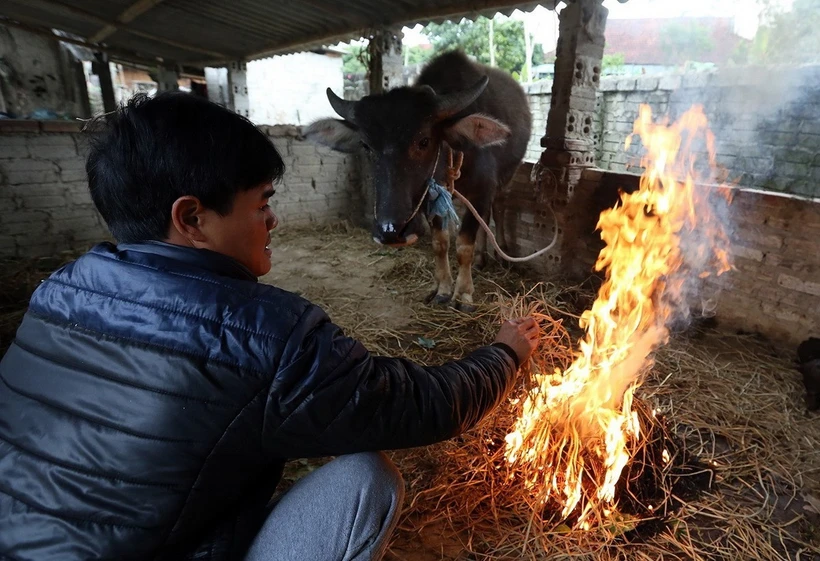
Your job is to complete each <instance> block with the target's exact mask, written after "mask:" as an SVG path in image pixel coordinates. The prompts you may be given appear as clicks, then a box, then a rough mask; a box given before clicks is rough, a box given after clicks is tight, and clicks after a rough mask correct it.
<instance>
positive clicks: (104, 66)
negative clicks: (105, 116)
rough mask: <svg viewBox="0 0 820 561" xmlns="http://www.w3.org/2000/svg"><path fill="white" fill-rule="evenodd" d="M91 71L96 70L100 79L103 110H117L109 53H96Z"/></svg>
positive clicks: (95, 72) (108, 111)
mask: <svg viewBox="0 0 820 561" xmlns="http://www.w3.org/2000/svg"><path fill="white" fill-rule="evenodd" d="M91 71H92V72H94V74H96V75H97V77H98V78H99V80H100V90H101V93H102V100H103V110H104V111H105V112H106V113H110V112H112V111H116V110H117V100H116V98H115V97H114V83H113V81H112V80H111V68H110V67H109V66H108V55H106V54H105V53H95V55H94V61H93V62H92V63H91Z"/></svg>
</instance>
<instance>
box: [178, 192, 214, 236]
mask: <svg viewBox="0 0 820 561" xmlns="http://www.w3.org/2000/svg"><path fill="white" fill-rule="evenodd" d="M204 211H205V207H204V206H203V205H202V203H201V202H200V200H199V199H198V198H196V197H194V196H191V195H186V196H184V197H180V198H178V199H177V200H175V201H174V204H173V206H172V207H171V230H172V232H171V234H172V235H173V234H174V233H176V234H177V235H179V236H181V237H183V238H185V239H187V240H190V241H192V242H195V241H196V242H203V241H206V238H205V234H204V232H203V231H202V222H203V218H204V215H205V212H204ZM174 231H176V232H174ZM169 237H171V236H169ZM173 237H176V236H173Z"/></svg>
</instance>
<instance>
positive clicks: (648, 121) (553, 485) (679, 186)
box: [505, 106, 730, 529]
mask: <svg viewBox="0 0 820 561" xmlns="http://www.w3.org/2000/svg"><path fill="white" fill-rule="evenodd" d="M634 134H637V135H639V136H640V138H641V141H642V143H643V146H644V147H645V149H646V155H645V156H644V157H643V158H642V161H641V164H642V166H643V167H644V168H645V170H646V171H645V172H644V174H643V175H642V177H641V181H640V188H639V189H638V190H637V191H635V192H633V193H629V194H622V195H621V200H620V203H619V204H618V205H616V206H615V208H613V209H610V210H607V211H604V212H602V213H601V216H600V219H599V221H598V228H599V229H600V230H601V237H602V239H603V241H604V242H605V244H606V245H605V247H604V249H603V250H602V251H601V253H600V255H599V256H598V261H597V263H596V264H595V269H596V270H598V271H601V270H606V279H605V282H604V283H603V285H602V286H601V289H600V291H599V293H598V297H597V299H596V300H595V302H594V304H593V305H592V309H590V310H587V311H586V312H584V314H583V315H582V317H581V322H580V323H581V327H582V328H583V329H584V330H585V331H586V334H585V336H584V337H583V338H582V340H581V341H580V350H579V352H578V353H577V356H576V358H575V361H574V362H573V363H572V365H570V367H569V368H568V369H567V370H566V371H565V372H563V373H561V372H560V371H556V372H554V373H552V374H549V373H536V375H535V386H534V388H533V389H532V390H531V391H530V393H529V395H528V396H527V398H526V399H525V400H524V403H523V406H522V410H521V414H520V416H519V418H518V420H517V422H516V424H515V427H514V430H513V432H511V433H510V434H508V435H507V437H506V445H507V446H506V453H505V455H506V459H507V461H508V463H509V464H511V465H513V466H517V467H519V468H520V469H519V470H518V471H519V472H520V473H523V474H524V479H525V485H527V487H528V488H530V489H532V490H533V491H534V493H535V494H536V496H537V498H538V500H539V504H545V503H547V502H548V501H555V502H557V503H558V504H559V505H561V506H562V513H561V514H562V517H564V518H567V517H569V516H570V515H572V514H576V515H577V522H576V523H575V525H576V527H580V528H584V529H587V528H589V527H591V525H592V524H594V523H596V522H601V521H603V520H604V519H606V518H608V517H610V516H611V515H612V514H613V513H614V512H615V510H616V508H617V497H616V486H617V484H618V481H619V479H620V477H621V474H622V472H623V470H624V467H626V465H627V464H628V462H629V460H630V450H631V449H635V444H636V443H637V442H639V439H640V438H641V434H640V424H639V422H638V416H637V413H636V412H635V411H633V409H632V400H633V396H634V393H635V390H636V389H637V388H638V387H639V386H640V384H641V381H642V378H643V376H644V374H645V373H646V372H647V371H648V370H649V369H650V368H651V366H652V364H653V360H652V357H651V353H652V351H653V350H655V349H656V348H657V347H658V346H660V345H663V344H665V343H666V342H667V340H668V337H669V332H668V328H667V325H668V324H669V321H670V320H671V319H673V318H675V317H677V316H678V315H679V314H680V313H681V312H683V311H684V310H685V304H686V302H685V298H686V296H687V294H686V289H687V287H688V283H689V282H690V281H691V279H693V278H703V277H704V276H708V275H710V274H712V271H714V273H716V274H721V273H723V272H725V271H728V270H729V268H730V267H729V263H728V259H727V252H726V250H725V249H724V248H725V247H726V245H727V243H726V242H727V236H726V234H725V232H724V231H723V228H722V225H721V224H720V222H719V221H718V220H717V218H716V217H715V215H714V214H713V213H712V211H711V208H710V205H709V203H708V201H707V198H708V193H705V192H704V189H698V188H696V187H695V177H696V175H697V174H696V155H697V152H696V151H695V150H694V149H693V147H694V146H695V143H696V142H702V141H705V151H706V153H708V156H709V159H708V163H709V169H710V170H714V169H715V164H714V137H713V136H712V134H711V132H710V131H709V130H708V127H707V120H706V117H705V115H704V113H703V111H702V109H700V108H698V107H695V108H692V109H690V110H689V111H688V112H687V113H686V114H684V115H683V117H682V118H681V119H680V120H679V121H678V122H676V123H674V124H673V125H671V126H666V124H665V123H661V124H653V123H652V115H651V110H650V109H649V107H648V106H641V109H640V114H639V117H638V119H637V121H636V122H635V126H634V129H633V136H634ZM631 138H632V137H630V138H629V139H627V143H626V147H627V149H628V148H629V146H630V143H631ZM537 362H538V361H537V360H536V364H537Z"/></svg>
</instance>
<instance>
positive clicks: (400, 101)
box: [304, 51, 532, 310]
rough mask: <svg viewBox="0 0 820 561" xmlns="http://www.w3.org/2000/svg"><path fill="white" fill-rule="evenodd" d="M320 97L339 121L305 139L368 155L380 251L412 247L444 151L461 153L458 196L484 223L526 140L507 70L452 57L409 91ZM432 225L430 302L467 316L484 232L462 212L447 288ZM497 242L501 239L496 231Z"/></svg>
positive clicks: (521, 106)
mask: <svg viewBox="0 0 820 561" xmlns="http://www.w3.org/2000/svg"><path fill="white" fill-rule="evenodd" d="M327 95H328V98H329V100H330V104H331V106H332V107H333V109H334V111H336V113H338V114H339V115H340V116H341V117H343V120H339V119H322V120H319V121H316V122H314V123H312V124H311V125H310V126H309V127H307V128H306V129H305V131H304V134H305V136H306V137H307V138H308V139H309V140H311V141H313V142H316V143H318V144H323V145H325V146H329V147H331V148H333V149H335V150H338V151H341V152H356V151H363V152H364V153H365V155H366V157H367V158H368V159H369V161H370V163H371V166H372V170H373V173H372V179H373V189H374V196H375V198H374V200H375V205H374V215H375V220H374V225H373V237H374V239H375V240H376V241H377V242H379V243H382V244H386V245H392V246H401V245H408V244H411V243H413V242H415V241H416V240H417V239H418V236H419V235H421V234H422V233H423V232H424V223H423V216H424V214H425V211H424V209H425V204H424V203H425V202H426V201H425V199H426V197H428V196H429V194H428V192H427V182H428V179H430V178H431V177H434V178H435V179H436V180H437V181H438V183H441V184H443V183H444V182H445V173H446V168H447V156H448V152H449V150H448V147H451V148H452V149H454V150H458V151H461V152H463V153H464V163H463V166H462V168H461V178H460V179H459V180H458V181H457V182H456V189H457V190H458V191H459V192H461V193H462V194H463V195H464V196H465V197H467V199H468V200H469V201H470V202H471V203H472V204H473V205H474V206H475V207H476V209H477V210H478V212H479V213H480V214H481V215H482V217H483V218H484V220H485V221H489V218H490V213H491V211H492V207H493V203H494V199H495V194H496V192H497V191H498V190H499V189H500V188H501V187H503V186H504V185H505V184H506V183H507V182H509V181H510V179H512V176H513V174H514V173H515V170H516V168H517V167H518V165H519V164H520V163H521V160H522V158H523V157H524V153H525V151H526V148H527V142H528V141H529V138H530V128H531V121H532V117H531V115H530V110H529V106H528V104H527V98H526V95H525V93H524V91H523V89H522V88H521V86H520V85H519V84H518V83H517V82H516V81H515V80H514V79H513V78H512V77H511V76H509V75H508V74H506V73H505V72H503V71H501V70H498V69H496V68H490V67H487V66H483V65H480V64H477V63H475V62H472V61H471V60H470V59H469V58H467V56H465V55H464V54H463V53H461V52H458V51H454V52H449V53H445V54H442V55H440V56H438V57H437V58H435V59H434V60H432V61H431V62H430V63H429V64H428V65H427V66H426V67H425V68H424V70H423V71H422V73H421V75H420V76H419V78H418V80H417V81H416V84H415V85H414V86H412V87H400V88H396V89H394V90H391V91H388V92H387V93H385V94H382V95H373V96H366V97H364V98H363V99H361V100H359V101H345V100H342V99H340V98H339V97H338V96H336V95H335V94H334V93H333V92H332V91H331V90H330V88H328V91H327ZM496 215H497V213H496ZM430 226H431V232H432V236H433V249H434V251H435V280H436V285H435V292H434V294H433V295H432V296H431V297H433V298H434V301H435V302H437V303H446V302H448V301H450V300H451V299H452V300H453V301H454V303H455V305H456V306H457V307H458V308H460V309H463V310H471V309H473V306H472V301H473V279H472V271H471V266H472V263H473V260H474V250H476V251H475V261H476V265H478V266H481V265H483V263H484V259H485V249H486V247H485V246H486V236H485V235H484V232H483V230H481V231H480V228H479V225H478V222H477V221H476V219H475V218H474V217H473V216H472V214H470V213H469V212H467V213H466V214H465V216H464V218H463V219H462V221H461V230H460V231H459V234H458V239H457V242H456V255H457V258H458V276H457V277H456V282H455V286H454V285H453V277H452V274H451V272H450V264H449V262H448V258H447V253H448V249H449V246H450V234H449V231H448V229H447V228H446V227H442V226H443V224H442V219H441V218H440V217H437V216H436V217H433V218H432V219H431V220H430ZM497 229H498V230H501V228H497ZM497 235H498V237H499V238H500V240H499V241H501V242H503V232H501V231H498V232H497ZM502 247H503V245H502Z"/></svg>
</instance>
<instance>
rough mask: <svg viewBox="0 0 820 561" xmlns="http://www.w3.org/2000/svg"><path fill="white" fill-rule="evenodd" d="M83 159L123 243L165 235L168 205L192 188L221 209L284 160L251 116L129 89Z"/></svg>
mask: <svg viewBox="0 0 820 561" xmlns="http://www.w3.org/2000/svg"><path fill="white" fill-rule="evenodd" d="M100 124H101V125H102V131H101V133H100V134H95V135H93V137H92V139H91V151H90V153H89V156H88V160H87V162H86V171H87V172H88V185H89V188H90V190H91V198H92V199H93V200H94V204H95V205H96V207H97V210H99V211H100V214H101V215H102V217H103V219H104V220H105V222H106V224H107V225H108V229H109V230H111V233H112V234H113V235H114V237H115V238H116V239H117V241H119V242H121V243H133V242H140V241H148V240H162V239H165V238H166V237H167V234H168V228H169V227H170V224H171V206H172V205H173V203H174V201H175V200H176V199H178V198H179V197H182V196H185V195H192V196H195V197H197V198H198V199H199V200H200V201H201V202H202V204H203V205H205V206H206V207H207V208H210V209H212V210H214V211H216V212H218V213H220V214H222V215H225V214H228V213H230V211H231V208H232V205H233V200H234V197H235V196H236V194H237V193H239V192H241V191H246V190H248V189H252V188H254V187H258V186H259V185H262V184H264V183H270V182H274V181H277V180H278V179H280V178H281V177H282V175H283V174H284V172H285V164H284V162H283V161H282V158H281V157H280V156H279V152H277V150H276V148H274V146H273V144H272V143H271V141H270V139H269V138H268V137H267V136H266V135H265V134H264V133H262V132H261V131H260V130H259V129H257V128H256V127H255V126H254V125H253V124H252V123H251V122H250V121H248V120H247V119H245V118H244V117H241V116H240V115H237V114H236V113H234V112H232V111H229V110H228V109H225V108H223V107H220V106H219V105H216V104H215V103H211V102H210V101H208V100H206V99H203V98H200V97H196V96H194V95H191V94H187V93H180V92H168V93H161V94H158V95H156V96H155V97H153V98H149V97H148V96H146V95H144V94H140V95H137V96H134V97H133V98H132V99H131V100H130V101H129V102H128V103H127V104H126V105H125V106H124V107H122V108H120V109H119V110H118V111H116V112H115V113H113V114H111V115H109V116H107V117H106V118H105V119H104V120H102V121H101V122H100Z"/></svg>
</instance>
